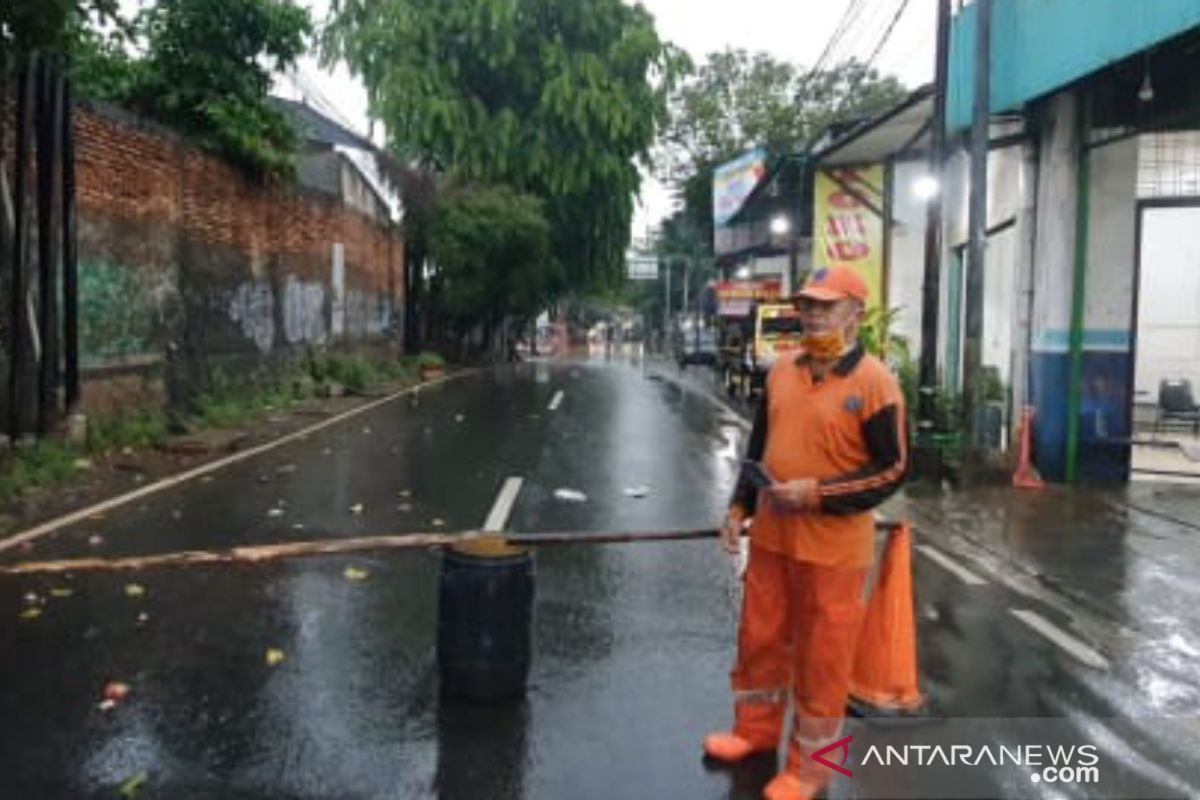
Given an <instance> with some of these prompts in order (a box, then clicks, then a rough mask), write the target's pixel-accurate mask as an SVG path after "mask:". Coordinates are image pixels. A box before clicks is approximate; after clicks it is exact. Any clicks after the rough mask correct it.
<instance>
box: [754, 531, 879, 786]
mask: <svg viewBox="0 0 1200 800" xmlns="http://www.w3.org/2000/svg"><path fill="white" fill-rule="evenodd" d="M867 573H868V570H867V569H858V568H855V569H841V568H837V567H826V566H821V565H819V564H810V563H804V562H800V561H795V560H793V559H790V558H788V557H786V556H782V555H779V554H778V553H774V552H771V551H769V550H764V549H762V548H760V547H753V546H752V547H751V552H750V563H749V566H748V567H747V569H746V575H745V598H744V601H743V604H742V621H741V627H740V629H739V632H738V654H737V664H736V665H735V666H734V669H733V673H732V675H731V678H732V682H733V693H734V719H735V722H734V733H736V734H737V735H738V736H741V737H743V738H745V739H748V740H750V741H751V742H753V743H754V744H755V745H756V746H758V747H760V748H763V749H768V748H774V747H778V745H779V741H780V738H781V736H782V733H783V725H784V720H785V717H786V712H787V707H788V701H789V699H790V700H791V702H792V706H793V710H794V715H793V721H792V732H791V736H790V738H789V741H788V759H787V770H788V771H789V772H793V773H795V774H797V775H798V776H799V777H800V779H801V781H802V782H803V783H804V784H805V785H806V786H807V787H809V788H810V789H811V791H813V792H815V791H817V790H819V789H820V787H822V786H824V785H825V783H827V782H828V780H829V778H830V777H832V775H833V773H832V771H831V770H829V768H828V767H825V766H824V765H822V764H819V763H817V762H816V761H813V760H812V759H811V758H810V756H811V755H812V753H814V752H815V751H817V750H820V749H821V748H823V747H825V746H826V745H828V744H831V743H832V742H834V741H837V739H839V738H840V732H841V728H842V722H843V716H844V714H845V709H846V700H847V696H848V694H849V691H850V675H851V671H852V670H853V667H854V649H855V645H856V644H857V641H858V632H859V629H860V627H861V625H862V619H863V612H864V609H865V603H864V600H863V590H864V587H865V584H866V580H867ZM831 757H832V758H833V759H834V760H836V759H837V756H836V755H832V756H831Z"/></svg>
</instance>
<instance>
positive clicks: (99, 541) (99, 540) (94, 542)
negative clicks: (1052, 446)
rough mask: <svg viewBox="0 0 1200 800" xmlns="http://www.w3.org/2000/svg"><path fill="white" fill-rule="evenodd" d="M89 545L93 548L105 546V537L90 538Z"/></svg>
mask: <svg viewBox="0 0 1200 800" xmlns="http://www.w3.org/2000/svg"><path fill="white" fill-rule="evenodd" d="M88 544H90V545H91V546H92V547H99V546H100V545H102V544H104V537H103V536H89V537H88Z"/></svg>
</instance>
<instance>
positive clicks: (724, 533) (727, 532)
mask: <svg viewBox="0 0 1200 800" xmlns="http://www.w3.org/2000/svg"><path fill="white" fill-rule="evenodd" d="M745 521H746V514H745V512H743V511H742V510H741V509H740V508H737V507H734V508H731V509H729V513H728V514H726V515H725V523H724V524H723V525H722V526H721V544H723V545H724V546H725V552H726V553H729V554H730V555H731V556H734V555H737V554H738V553H739V552H740V545H739V544H738V541H739V540H740V539H741V536H742V526H743V524H744V523H745Z"/></svg>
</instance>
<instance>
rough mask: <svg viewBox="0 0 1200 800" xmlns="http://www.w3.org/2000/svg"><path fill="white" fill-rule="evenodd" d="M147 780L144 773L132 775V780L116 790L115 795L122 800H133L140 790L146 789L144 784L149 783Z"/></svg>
mask: <svg viewBox="0 0 1200 800" xmlns="http://www.w3.org/2000/svg"><path fill="white" fill-rule="evenodd" d="M149 780H150V776H149V775H147V774H146V773H144V772H139V773H138V774H137V775H134V776H133V777H132V778H130V779H128V780H127V781H125V782H124V783H122V784H121V786H120V787H119V788H118V789H117V794H119V795H120V796H121V797H122V798H124V800H135V798H136V797H137V796H138V794H139V793H140V792H141V791H142V789H145V788H146V783H147V782H149Z"/></svg>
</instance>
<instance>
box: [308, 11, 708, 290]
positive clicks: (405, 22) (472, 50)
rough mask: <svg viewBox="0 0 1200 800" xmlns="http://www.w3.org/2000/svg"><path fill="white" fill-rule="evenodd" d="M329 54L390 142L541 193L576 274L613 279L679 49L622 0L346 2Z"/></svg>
mask: <svg viewBox="0 0 1200 800" xmlns="http://www.w3.org/2000/svg"><path fill="white" fill-rule="evenodd" d="M324 44H325V48H324V53H325V57H326V59H327V60H335V59H344V60H345V61H346V63H347V64H349V65H350V67H351V69H352V70H353V71H354V72H356V73H357V74H359V75H360V76H362V78H363V80H364V82H365V84H366V86H367V91H368V95H369V99H370V105H371V112H372V114H373V115H374V116H375V117H376V118H377V119H380V120H382V121H383V122H384V123H385V124H386V126H387V129H388V134H389V136H390V137H391V139H392V141H391V145H392V147H393V148H394V149H395V150H396V151H397V152H400V153H404V154H407V155H411V156H414V157H417V158H419V159H421V160H422V161H424V162H426V163H429V164H431V165H432V166H434V167H435V168H436V169H439V170H442V171H445V172H447V173H450V174H453V175H455V176H456V177H458V178H460V179H465V180H468V181H480V182H484V183H497V184H507V185H510V186H512V187H513V188H514V189H516V190H517V191H519V192H522V193H527V194H531V195H533V196H536V197H539V198H541V199H542V200H544V201H545V206H544V208H545V214H546V216H547V219H548V220H549V221H550V223H551V226H552V237H553V249H554V253H555V256H556V258H557V260H558V261H559V262H560V263H561V264H562V265H563V267H564V269H565V271H566V275H567V277H568V281H569V283H570V285H572V286H576V287H583V286H588V285H596V284H604V283H608V282H612V281H615V280H617V279H619V277H620V275H621V271H622V267H623V257H624V252H625V247H626V245H627V243H628V241H629V226H630V222H631V219H632V214H633V197H634V195H635V193H636V191H637V189H638V187H639V177H638V172H637V165H636V161H637V160H638V159H643V160H644V159H645V158H646V156H647V154H648V152H649V150H650V148H651V146H652V145H653V143H654V141H655V134H656V132H657V126H658V125H659V124H660V123H661V122H662V121H664V120H665V114H666V91H667V90H668V89H669V87H670V85H671V80H672V78H673V76H674V75H675V73H676V71H677V70H678V68H679V67H680V66H681V65H682V64H683V63H684V62H683V59H682V56H680V55H679V53H678V52H677V51H676V50H675V49H674V48H672V47H671V46H670V45H668V44H666V43H664V42H663V41H662V40H660V38H659V36H658V34H657V32H656V31H655V28H654V21H653V18H652V17H651V16H650V14H649V13H647V12H646V11H645V10H644V9H643V8H641V7H640V6H631V5H628V4H626V3H624V2H622V0H455V2H446V0H340V2H336V1H335V10H334V14H333V16H332V18H331V21H330V24H329V25H328V27H327V29H326V31H325V36H324Z"/></svg>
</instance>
